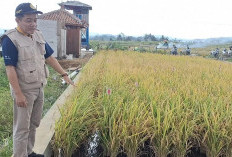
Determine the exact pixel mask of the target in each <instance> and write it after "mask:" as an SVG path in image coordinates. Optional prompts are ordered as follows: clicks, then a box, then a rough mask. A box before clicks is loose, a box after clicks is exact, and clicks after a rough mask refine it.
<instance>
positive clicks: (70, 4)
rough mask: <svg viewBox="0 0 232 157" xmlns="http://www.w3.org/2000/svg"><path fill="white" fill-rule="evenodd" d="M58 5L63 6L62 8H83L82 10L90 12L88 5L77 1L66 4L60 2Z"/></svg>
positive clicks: (90, 8)
mask: <svg viewBox="0 0 232 157" xmlns="http://www.w3.org/2000/svg"><path fill="white" fill-rule="evenodd" d="M59 5H60V6H62V5H64V6H74V7H84V8H88V9H89V10H92V7H91V6H90V5H88V4H85V3H82V2H79V1H67V2H62V3H60V4H59Z"/></svg>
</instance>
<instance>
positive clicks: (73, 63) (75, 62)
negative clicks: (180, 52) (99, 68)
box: [58, 54, 93, 70]
mask: <svg viewBox="0 0 232 157" xmlns="http://www.w3.org/2000/svg"><path fill="white" fill-rule="evenodd" d="M92 56H93V55H90V54H89V55H85V56H84V58H73V59H72V60H68V59H62V60H58V62H59V63H60V65H61V66H62V68H64V69H65V70H75V69H78V68H82V67H83V66H84V65H85V64H86V63H87V62H88V61H89V59H90V58H91V57H92Z"/></svg>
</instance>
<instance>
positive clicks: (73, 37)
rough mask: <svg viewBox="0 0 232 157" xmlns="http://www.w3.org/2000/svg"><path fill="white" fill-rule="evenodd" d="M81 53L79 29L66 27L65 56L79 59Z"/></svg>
mask: <svg viewBox="0 0 232 157" xmlns="http://www.w3.org/2000/svg"><path fill="white" fill-rule="evenodd" d="M80 51H81V36H80V28H75V27H74V28H73V27H67V38H66V54H67V55H69V54H73V56H74V57H79V55H80Z"/></svg>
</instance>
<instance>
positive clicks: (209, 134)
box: [53, 51, 232, 157]
mask: <svg viewBox="0 0 232 157" xmlns="http://www.w3.org/2000/svg"><path fill="white" fill-rule="evenodd" d="M231 87H232V64H230V63H225V62H221V61H216V60H210V59H204V58H202V57H191V56H170V55H161V54H150V53H137V52H122V51H102V52H99V53H98V54H96V56H95V57H94V58H93V59H91V60H90V61H89V62H88V64H87V65H86V66H85V67H84V69H83V71H82V74H81V79H80V81H79V82H78V84H77V87H76V89H75V91H74V92H73V93H72V96H71V97H70V98H69V99H67V102H66V105H65V107H64V108H62V109H61V118H60V120H59V121H58V122H57V124H56V128H55V131H56V133H55V136H54V141H53V146H54V152H55V153H56V154H58V152H62V154H63V156H71V155H72V154H73V152H75V151H76V150H77V149H78V148H81V147H82V145H83V144H86V143H87V142H88V140H89V139H90V137H91V136H92V135H94V134H96V133H97V134H99V141H98V142H99V146H100V147H101V148H102V154H101V156H110V157H116V156H117V155H118V154H120V153H124V154H126V155H127V156H128V157H135V156H140V155H142V154H143V153H146V152H145V150H147V148H149V153H151V155H150V156H152V155H153V156H155V157H167V156H171V157H185V156H188V154H191V151H192V150H194V149H199V150H200V151H201V152H203V153H205V154H206V156H207V157H231V156H232V149H231V148H232V138H231V137H232V97H231V95H232V90H231ZM147 155H148V154H147ZM148 156H149V155H148Z"/></svg>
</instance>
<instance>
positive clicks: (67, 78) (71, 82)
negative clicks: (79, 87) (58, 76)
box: [63, 76, 75, 86]
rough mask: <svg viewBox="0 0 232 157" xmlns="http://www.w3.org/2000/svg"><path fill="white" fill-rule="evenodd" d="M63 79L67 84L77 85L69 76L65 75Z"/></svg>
mask: <svg viewBox="0 0 232 157" xmlns="http://www.w3.org/2000/svg"><path fill="white" fill-rule="evenodd" d="M63 79H64V81H65V82H66V83H67V84H71V85H73V86H75V84H74V82H73V81H72V80H71V79H70V78H69V77H68V76H64V77H63Z"/></svg>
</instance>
